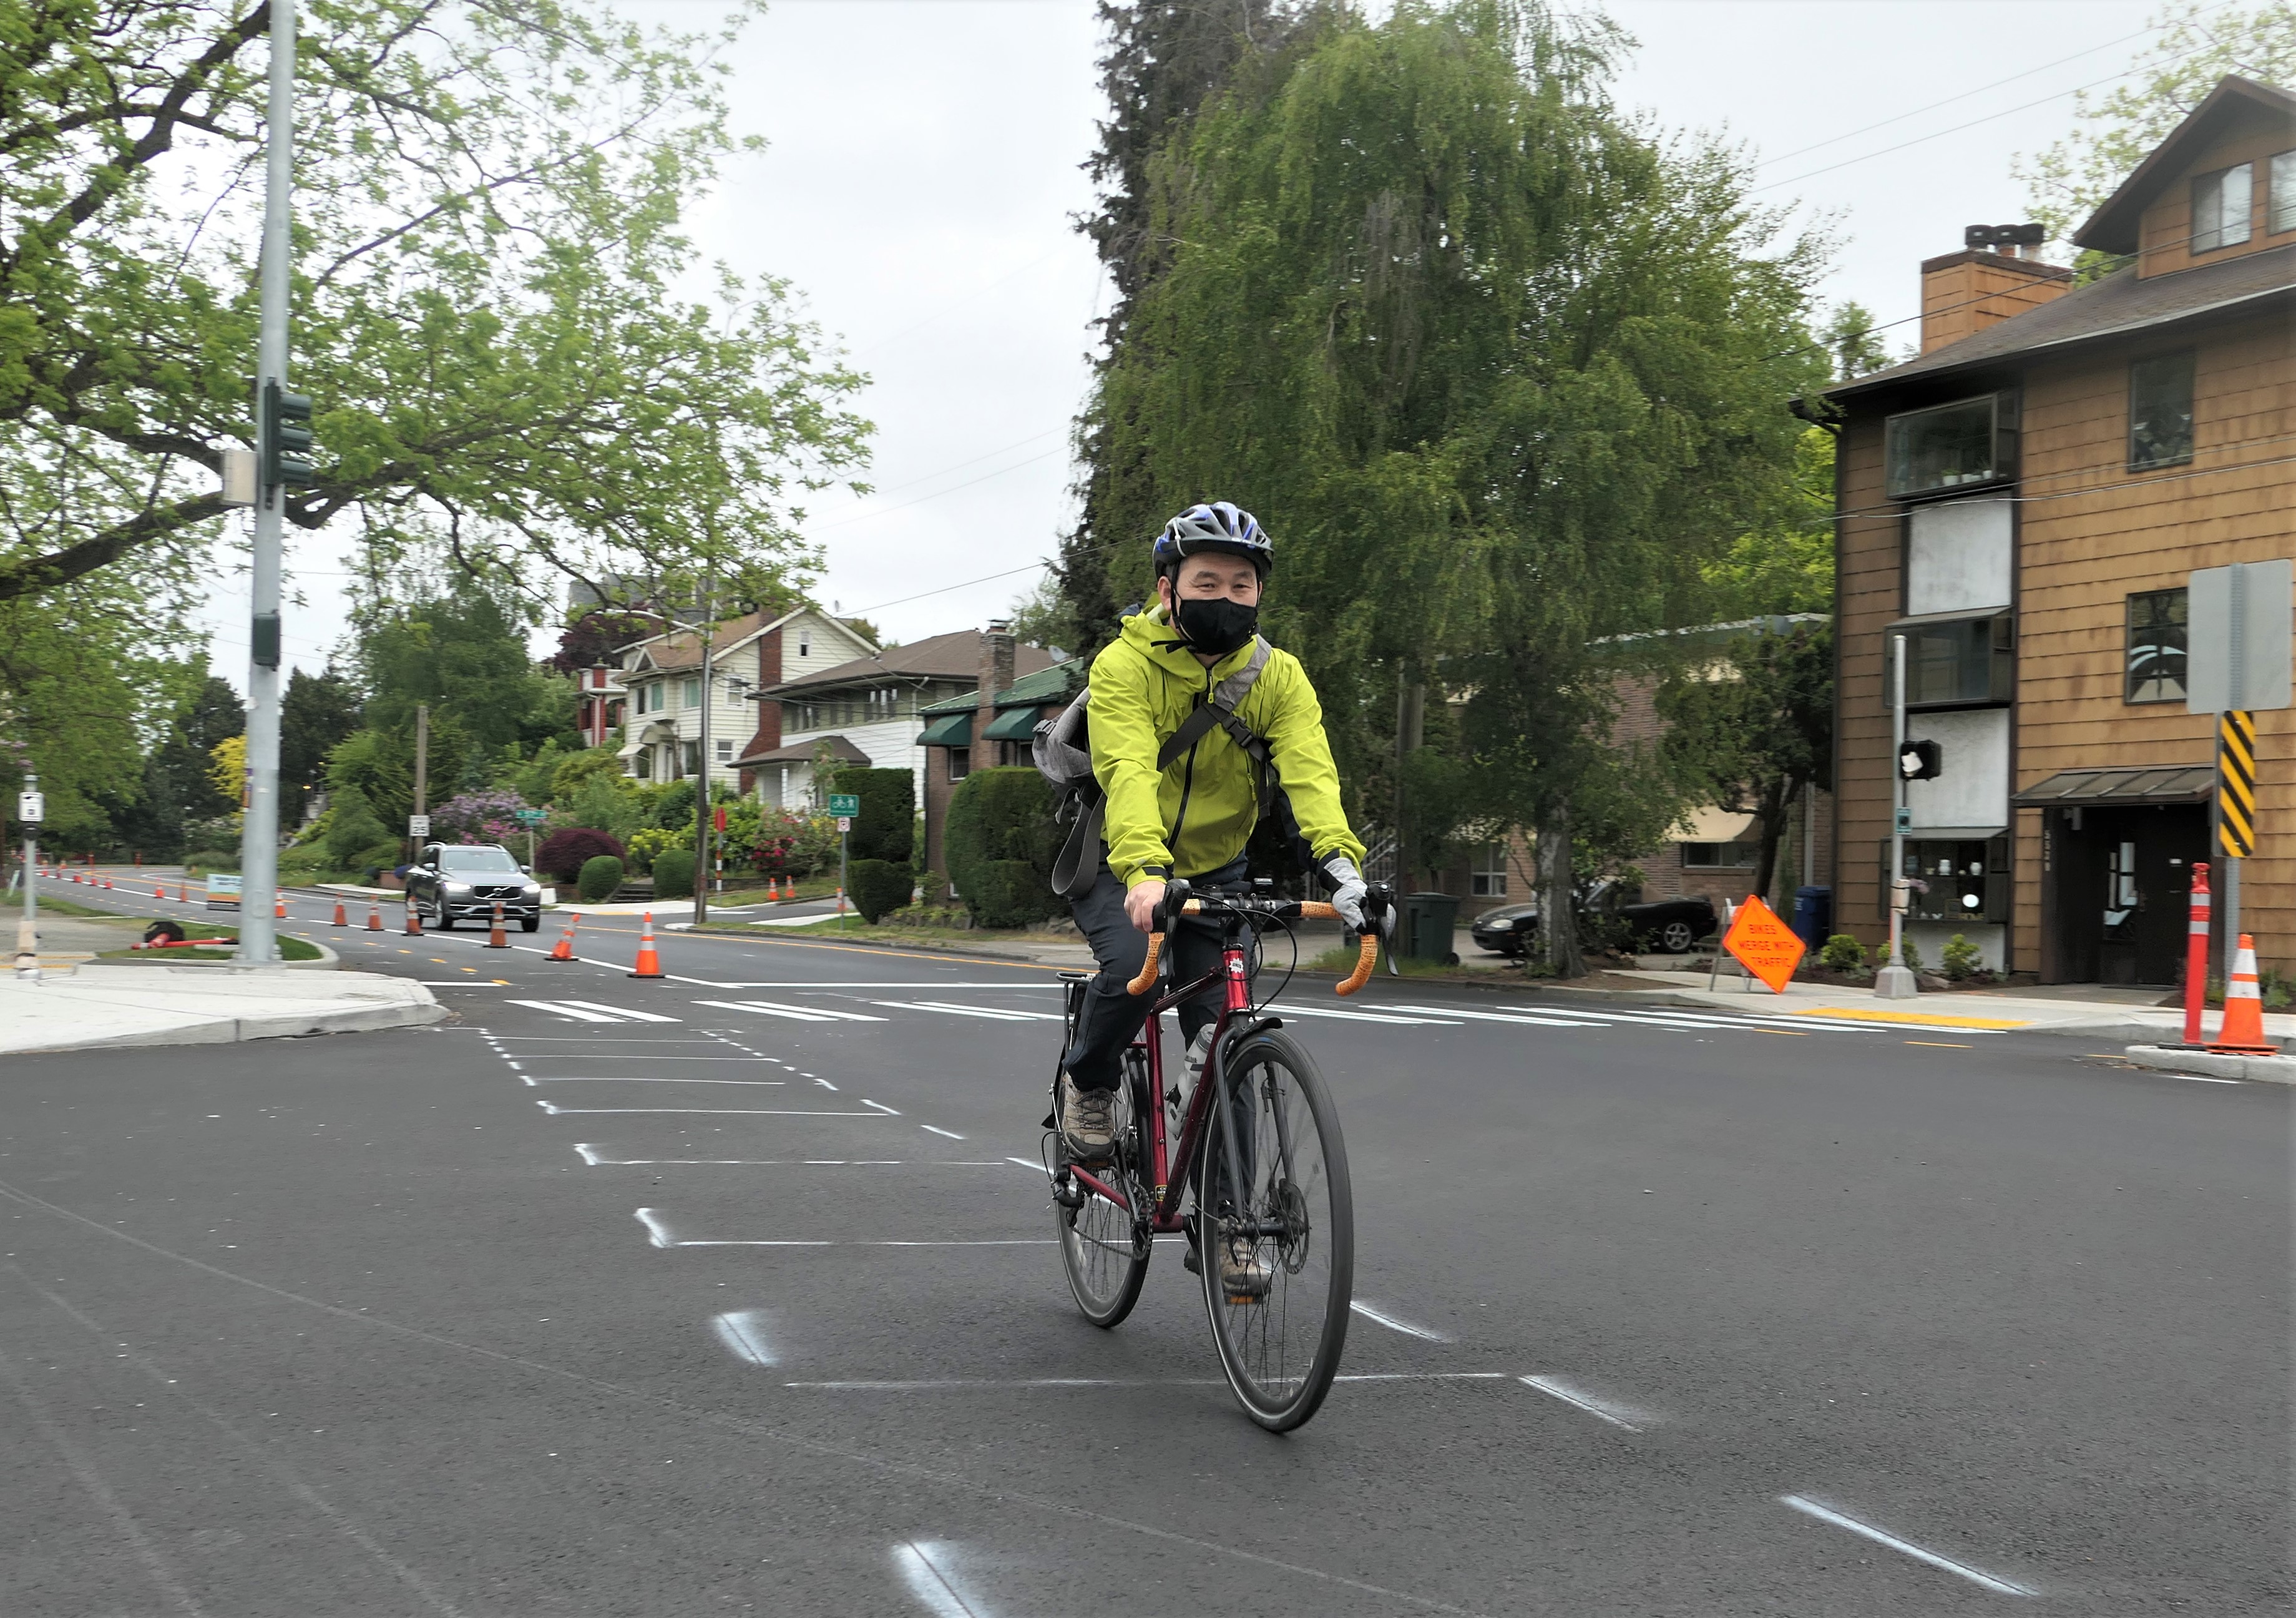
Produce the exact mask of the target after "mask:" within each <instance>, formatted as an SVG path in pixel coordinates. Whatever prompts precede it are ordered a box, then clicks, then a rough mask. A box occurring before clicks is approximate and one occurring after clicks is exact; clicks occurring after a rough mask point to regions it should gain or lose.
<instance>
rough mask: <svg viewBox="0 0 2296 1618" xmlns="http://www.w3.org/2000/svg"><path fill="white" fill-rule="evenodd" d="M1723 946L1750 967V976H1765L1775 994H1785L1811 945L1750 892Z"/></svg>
mask: <svg viewBox="0 0 2296 1618" xmlns="http://www.w3.org/2000/svg"><path fill="white" fill-rule="evenodd" d="M1722 948H1723V949H1726V950H1728V951H1729V952H1730V954H1731V956H1732V957H1734V959H1735V960H1736V961H1737V963H1738V965H1741V966H1743V967H1744V968H1745V969H1746V971H1747V973H1748V975H1749V977H1750V978H1759V979H1761V980H1762V981H1763V982H1765V983H1767V984H1768V985H1769V986H1770V992H1771V993H1772V994H1784V993H1785V991H1786V985H1787V984H1789V983H1791V982H1792V981H1793V974H1794V969H1795V968H1796V967H1798V966H1800V965H1801V957H1802V952H1803V951H1804V950H1805V949H1807V948H1808V946H1807V945H1805V944H1804V943H1803V942H1802V941H1801V935H1800V934H1799V933H1797V932H1795V931H1794V930H1793V929H1792V927H1789V926H1787V925H1786V924H1785V923H1784V922H1783V921H1781V920H1779V919H1778V913H1777V912H1776V911H1775V910H1773V909H1771V908H1769V906H1767V905H1766V904H1764V903H1763V902H1762V900H1761V897H1760V895H1759V894H1754V893H1749V894H1748V895H1747V896H1746V902H1745V903H1744V904H1743V905H1741V906H1739V907H1738V914H1737V916H1735V917H1734V918H1733V920H1732V921H1731V923H1730V931H1729V932H1726V933H1724V934H1723V935H1722ZM1749 986H1750V987H1751V984H1750V985H1749Z"/></svg>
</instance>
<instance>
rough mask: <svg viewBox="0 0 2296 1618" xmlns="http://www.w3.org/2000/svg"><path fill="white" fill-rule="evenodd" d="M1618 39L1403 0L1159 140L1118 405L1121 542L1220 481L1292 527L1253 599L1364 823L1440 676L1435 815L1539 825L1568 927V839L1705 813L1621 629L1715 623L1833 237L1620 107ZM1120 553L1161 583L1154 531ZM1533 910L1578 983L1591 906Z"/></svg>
mask: <svg viewBox="0 0 2296 1618" xmlns="http://www.w3.org/2000/svg"><path fill="white" fill-rule="evenodd" d="M1626 43H1627V42H1626V41H1625V40H1624V39H1623V37H1621V36H1620V35H1619V34H1617V33H1616V32H1615V31H1614V30H1612V29H1609V28H1608V27H1607V26H1604V25H1601V24H1595V23H1588V22H1585V21H1572V20H1565V19H1562V18H1559V17H1557V16H1554V15H1552V14H1550V13H1549V12H1546V10H1545V9H1544V8H1543V7H1541V6H1539V5H1537V4H1531V3H1530V0H1463V3H1462V4H1455V5H1452V6H1448V7H1440V6H1435V5H1430V4H1412V3H1409V0H1406V4H1399V5H1398V7H1397V8H1396V10H1395V11H1394V12H1392V13H1391V14H1390V16H1389V18H1388V19H1387V20H1386V21H1383V22H1380V23H1377V24H1374V23H1372V22H1370V21H1365V20H1364V19H1362V18H1361V17H1359V16H1356V15H1353V14H1344V15H1341V16H1339V17H1336V18H1327V19H1326V20H1325V21H1324V24H1323V26H1321V27H1320V28H1319V29H1316V30H1315V31H1314V32H1313V33H1312V34H1309V35H1306V36H1303V37H1302V40H1301V43H1300V45H1299V47H1298V48H1297V49H1295V50H1293V51H1291V52H1286V53H1267V54H1264V55H1260V56H1257V57H1253V58H1250V59H1247V60H1246V61H1245V62H1242V64H1240V65H1239V67H1238V69H1237V70H1236V72H1235V75H1234V78H1233V80H1232V82H1231V84H1230V86H1229V87H1228V89H1227V90H1226V92H1225V93H1224V94H1221V95H1220V96H1219V97H1218V98H1217V99H1216V100H1214V101H1213V102H1211V103H1208V104H1207V105H1206V107H1205V108H1204V109H1203V111H1201V113H1200V114H1199V115H1198V117H1197V118H1196V119H1195V120H1194V121H1193V124H1192V126H1191V127H1189V129H1188V131H1187V136H1186V138H1185V141H1181V142H1176V143H1175V144H1173V145H1172V146H1171V147H1170V148H1169V150H1168V151H1167V152H1166V153H1165V154H1164V156H1163V157H1162V159H1161V160H1160V161H1159V163H1158V165H1157V168H1156V193H1155V202H1156V208H1155V213H1154V216H1153V224H1152V229H1153V231H1154V234H1156V236H1157V237H1158V239H1159V240H1160V241H1161V242H1165V243H1167V244H1169V253H1170V263H1169V267H1167V268H1166V269H1165V270H1164V272H1163V273H1162V274H1161V275H1159V276H1158V277H1157V279H1156V280H1155V281H1154V282H1153V283H1152V284H1151V285H1149V286H1148V287H1147V288H1146V289H1144V292H1142V294H1141V296H1140V298H1139V300H1138V301H1137V303H1136V307H1135V308H1134V309H1133V311H1132V314H1131V318H1130V324H1129V328H1128V333H1127V334H1126V339H1125V341H1124V343H1123V345H1122V347H1121V349H1119V351H1118V352H1117V353H1116V354H1114V355H1113V356H1111V363H1110V364H1109V365H1108V367H1107V369H1106V371H1105V373H1104V374H1103V377H1102V379H1101V384H1100V388H1099V390H1098V393H1097V395H1096V397H1095V401H1094V421H1095V425H1096V426H1097V428H1098V430H1099V431H1102V432H1103V433H1104V434H1106V435H1107V437H1108V439H1109V440H1110V442H1111V449H1112V452H1113V453H1112V455H1111V464H1112V465H1114V466H1115V467H1117V468H1118V469H1119V472H1121V473H1122V476H1121V477H1120V479H1119V480H1118V481H1117V483H1116V484H1115V486H1113V487H1111V489H1110V490H1109V491H1108V498H1109V515H1108V517H1107V519H1106V520H1105V524H1104V525H1105V526H1106V527H1107V528H1109V529H1110V530H1111V531H1125V530H1128V531H1132V532H1147V531H1150V530H1152V527H1153V524H1154V522H1155V521H1156V520H1158V517H1159V515H1160V513H1164V512H1166V511H1168V510H1169V509H1171V508H1173V507H1175V506H1176V505H1177V504H1179V503H1181V502H1183V501H1185V500H1190V499H1197V498H1210V497H1224V498H1229V499H1234V500H1237V501H1240V502H1242V503H1243V504H1245V505H1249V506H1251V508H1253V509H1254V510H1255V511H1256V512H1257V513H1259V517H1260V518H1261V520H1262V522H1265V523H1266V524H1267V526H1268V528H1269V530H1271V532H1273V533H1274V535H1275V539H1276V555H1277V563H1276V575H1275V590H1274V592H1273V594H1272V596H1271V599H1270V603H1269V606H1268V611H1267V618H1268V620H1269V622H1270V625H1271V628H1272V630H1273V632H1274V634H1275V636H1276V637H1277V638H1279V639H1280V640H1281V641H1282V643H1283V644H1284V645H1286V646H1288V647H1290V648H1291V649H1292V650H1294V651H1296V652H1297V653H1299V654H1300V656H1301V657H1302V658H1303V659H1304V660H1305V661H1307V662H1308V666H1309V668H1310V669H1311V671H1312V672H1313V673H1314V675H1315V677H1316V682H1317V685H1318V686H1319V687H1320V689H1321V690H1322V692H1323V694H1324V704H1325V710H1326V713H1327V715H1328V716H1329V717H1330V719H1331V721H1332V725H1333V740H1334V743H1335V746H1336V750H1337V752H1338V753H1339V755H1340V758H1341V764H1342V768H1343V769H1344V771H1345V772H1346V773H1347V774H1348V775H1349V777H1350V778H1351V780H1352V781H1353V783H1354V784H1355V785H1356V787H1357V805H1356V807H1357V812H1358V813H1359V814H1366V815H1367V817H1368V818H1370V819H1372V820H1374V821H1382V820H1387V819H1390V817H1391V816H1392V814H1393V812H1394V811H1393V806H1394V804H1395V801H1396V793H1395V788H1396V785H1397V776H1398V773H1399V774H1401V775H1402V776H1404V777H1405V779H1404V781H1403V784H1404V785H1405V786H1406V787H1407V786H1408V785H1409V784H1410V780H1411V779H1412V778H1414V777H1415V776H1418V775H1421V774H1423V773H1424V772H1423V771H1421V770H1419V769H1417V768H1416V767H1415V765H1414V764H1413V763H1412V762H1411V761H1410V760H1404V761H1403V762H1402V763H1401V764H1400V765H1398V748H1397V741H1398V730H1400V731H1401V732H1402V733H1403V735H1402V740H1403V741H1404V742H1405V743H1406V744H1407V743H1409V741H1410V740H1411V737H1410V735H1409V725H1408V719H1407V714H1408V710H1409V707H1410V697H1409V694H1410V693H1412V692H1413V691H1415V689H1418V688H1420V687H1422V686H1425V687H1426V688H1428V690H1429V694H1430V700H1431V701H1432V702H1442V701H1446V700H1448V701H1449V702H1452V703H1453V704H1454V705H1455V706H1456V707H1458V708H1459V709H1460V710H1461V711H1460V720H1461V723H1460V725H1459V727H1458V730H1459V735H1460V738H1461V743H1460V747H1461V752H1460V755H1459V757H1458V758H1457V759H1456V760H1454V761H1453V762H1454V764H1455V765H1456V766H1457V767H1456V768H1447V769H1445V770H1444V771H1442V772H1441V775H1442V792H1443V801H1440V802H1429V801H1425V799H1426V795H1425V794H1424V793H1422V794H1421V795H1420V797H1419V798H1417V799H1415V800H1413V802H1414V803H1415V809H1413V811H1412V812H1413V813H1414V814H1415V815H1417V814H1425V815H1441V816H1447V817H1449V823H1450V824H1452V825H1458V826H1468V825H1475V824H1477V823H1480V825H1484V826H1497V825H1531V826H1535V827H1537V828H1538V830H1539V833H1540V843H1541V848H1542V853H1543V858H1542V867H1543V873H1544V875H1543V881H1544V883H1545V884H1546V889H1547V890H1548V891H1547V897H1546V908H1547V913H1548V914H1549V915H1550V916H1554V915H1567V914H1569V913H1570V897H1569V896H1570V891H1571V889H1572V885H1573V883H1572V859H1571V855H1570V850H1571V848H1572V845H1573V842H1574V839H1576V840H1578V841H1579V842H1586V843H1589V844H1590V845H1591V846H1593V847H1594V848H1595V850H1597V851H1611V850H1624V849H1626V848H1628V847H1631V846H1632V844H1633V843H1634V842H1636V840H1638V839H1639V840H1653V841H1654V840H1655V838H1656V836H1657V835H1658V834H1662V833H1663V831H1664V830H1665V828H1666V825H1668V823H1669V821H1670V820H1672V819H1673V818H1674V817H1675V815H1676V814H1677V812H1678V811H1679V809H1680V808H1681V807H1682V802H1683V790H1686V789H1677V788H1674V787H1672V786H1671V785H1670V784H1669V783H1668V782H1667V781H1666V780H1665V779H1664V778H1663V776H1662V775H1661V772H1659V771H1658V769H1657V768H1656V761H1655V760H1653V759H1651V758H1648V757H1645V756H1643V755H1637V754H1635V753H1633V752H1628V751H1622V750H1621V749H1620V748H1618V747H1615V746H1613V745H1612V744H1611V740H1610V738H1609V735H1608V729H1607V726H1606V723H1605V721H1606V719H1607V718H1608V716H1609V712H1610V708H1611V693H1612V691H1613V690H1614V688H1615V685H1616V681H1617V679H1618V678H1619V677H1620V674H1621V673H1622V672H1630V671H1631V670H1632V669H1633V668H1634V666H1635V664H1636V661H1637V660H1638V659H1647V658H1651V657H1655V656H1656V655H1658V654H1659V651H1660V649H1662V648H1663V647H1664V646H1665V645H1666V644H1667V643H1666V638H1665V637H1644V639H1643V640H1641V641H1639V642H1621V641H1620V640H1619V639H1618V638H1617V637H1621V636H1625V635H1630V634H1636V633H1637V632H1640V631H1646V630H1649V629H1652V628H1663V627H1666V626H1669V625H1671V624H1679V623H1682V622H1685V621H1687V620H1690V619H1692V618H1693V617H1694V616H1695V615H1696V614H1697V612H1699V610H1700V606H1701V603H1702V599H1703V596H1704V594H1705V585H1704V581H1703V577H1702V569H1703V565H1704V564H1705V563H1707V562H1709V561H1710V559H1711V558H1712V557H1713V556H1714V555H1715V554H1717V553H1718V551H1719V550H1720V549H1721V548H1722V547H1724V546H1727V545H1728V543H1729V542H1730V541H1731V540H1732V539H1733V538H1734V537H1735V536H1737V535H1738V534H1740V533H1742V532H1743V531H1744V530H1745V529H1746V528H1747V527H1748V525H1749V522H1751V520H1752V518H1753V517H1754V515H1755V514H1756V513H1759V511H1760V510H1762V509H1763V508H1764V507H1765V505H1766V504H1767V502H1768V501H1769V500H1771V499H1772V498H1774V496H1775V488H1776V486H1777V484H1778V483H1779V482H1780V481H1781V480H1785V479H1787V478H1790V476H1791V473H1792V458H1793V446H1794V442H1795V439H1796V436H1797V433H1798V431H1799V428H1798V425H1797V423H1795V422H1794V421H1793V420H1792V417H1791V416H1790V415H1788V414H1787V413H1786V410H1785V402H1786V400H1787V399H1788V398H1791V397H1792V395H1793V394H1794V392H1795V391H1796V390H1798V389H1800V388H1802V387H1806V386H1808V385H1809V384H1810V383H1811V382H1815V381H1817V380H1821V378H1822V373H1823V368H1824V362H1823V357H1822V356H1817V355H1815V354H1814V353H1813V351H1812V350H1811V349H1810V348H1809V346H1808V333H1807V332H1806V331H1805V330H1804V329H1803V316H1804V314H1805V311H1806V308H1807V299H1808V283H1809V281H1810V278H1811V276H1812V274H1813V272H1814V270H1815V267H1816V263H1815V260H1816V253H1815V250H1814V248H1813V246H1812V244H1810V243H1809V242H1804V241H1787V242H1780V241H1778V240H1776V239H1775V220H1773V219H1771V218H1767V217H1765V216H1763V215H1761V214H1760V213H1759V212H1758V211H1757V210H1756V209H1754V208H1753V207H1752V206H1751V204H1750V202H1749V201H1748V200H1747V192H1748V185H1747V179H1748V176H1747V173H1746V166H1745V163H1744V161H1743V160H1742V159H1741V158H1740V157H1738V156H1737V155H1736V154H1734V153H1732V152H1726V151H1723V150H1720V149H1718V148H1715V147H1712V146H1710V145H1704V144H1698V143H1695V142H1690V141H1671V142H1670V141H1667V140H1663V139H1661V138H1660V137H1659V136H1657V135H1656V134H1655V133H1653V132H1652V130H1650V129H1649V128H1648V127H1645V126H1644V125H1642V124H1640V123H1638V122H1637V121H1636V120H1635V119H1631V118H1629V117H1628V116H1626V115H1623V114H1622V113H1620V111H1618V110H1617V109H1616V108H1615V107H1614V106H1613V105H1612V104H1611V102H1610V100H1609V99H1608V96H1607V94H1606V91H1605V84H1606V81H1607V79H1608V78H1609V76H1610V74H1611V71H1612V70H1613V68H1614V66H1615V63H1616V62H1617V60H1618V56H1619V53H1620V51H1621V50H1623V49H1624V48H1625V45H1626ZM1116 565H1118V566H1119V568H1122V569H1125V570H1128V571H1129V574H1130V582H1131V583H1133V584H1134V585H1136V586H1138V587H1144V585H1145V582H1146V581H1145V572H1146V566H1147V558H1146V555H1145V554H1144V551H1142V552H1139V553H1130V552H1119V553H1118V554H1117V563H1116ZM1637 646H1640V647H1643V648H1645V650H1643V651H1636V650H1635V649H1634V648H1636V647H1637ZM1398 713H1401V714H1403V715H1405V716H1406V717H1405V718H1404V719H1403V720H1402V721H1401V722H1400V723H1399V722H1398ZM1403 751H1404V752H1407V751H1408V748H1407V745H1406V748H1405V749H1404V750H1403ZM1546 932H1547V935H1548V938H1549V940H1550V941H1551V944H1552V947H1553V952H1554V965H1556V967H1557V969H1559V970H1563V971H1574V970H1576V969H1577V966H1578V947H1577V940H1576V938H1575V931H1574V929H1572V928H1570V927H1568V926H1562V927H1554V926H1550V927H1549V928H1547V929H1546Z"/></svg>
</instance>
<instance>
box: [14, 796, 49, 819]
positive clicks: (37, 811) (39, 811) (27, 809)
mask: <svg viewBox="0 0 2296 1618" xmlns="http://www.w3.org/2000/svg"><path fill="white" fill-rule="evenodd" d="M47 817H48V797H47V794H46V793H17V794H16V818H17V819H19V820H21V821H22V822H23V823H24V824H25V825H39V824H40V822H41V821H43V820H45V819H46V818H47Z"/></svg>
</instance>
